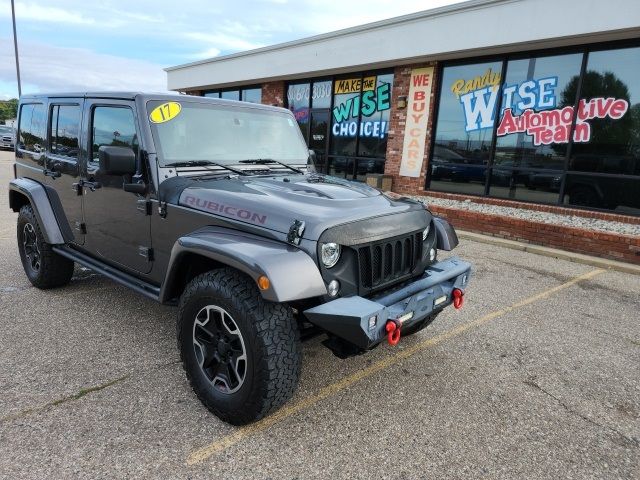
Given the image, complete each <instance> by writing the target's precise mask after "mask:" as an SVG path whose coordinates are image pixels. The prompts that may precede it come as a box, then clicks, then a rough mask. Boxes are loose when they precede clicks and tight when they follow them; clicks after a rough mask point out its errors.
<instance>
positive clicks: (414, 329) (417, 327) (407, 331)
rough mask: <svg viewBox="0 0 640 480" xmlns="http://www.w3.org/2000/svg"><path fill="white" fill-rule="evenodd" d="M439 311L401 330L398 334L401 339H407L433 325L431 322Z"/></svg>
mask: <svg viewBox="0 0 640 480" xmlns="http://www.w3.org/2000/svg"><path fill="white" fill-rule="evenodd" d="M440 311H441V310H440ZM440 311H437V312H434V313H432V314H431V315H429V316H427V317H425V318H423V319H422V320H420V321H419V322H418V323H415V324H413V325H411V326H409V327H407V328H402V329H401V330H400V333H401V334H402V336H403V337H408V336H409V335H413V334H416V333H418V332H420V331H421V330H423V329H425V328H426V327H428V326H429V325H431V324H432V323H433V321H434V320H435V319H436V317H437V316H438V314H439V313H440Z"/></svg>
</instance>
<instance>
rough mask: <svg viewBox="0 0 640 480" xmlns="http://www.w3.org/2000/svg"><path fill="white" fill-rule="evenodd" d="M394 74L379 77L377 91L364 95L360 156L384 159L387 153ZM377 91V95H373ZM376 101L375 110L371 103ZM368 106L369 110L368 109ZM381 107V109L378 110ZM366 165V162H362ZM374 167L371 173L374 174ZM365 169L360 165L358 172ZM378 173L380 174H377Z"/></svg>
mask: <svg viewBox="0 0 640 480" xmlns="http://www.w3.org/2000/svg"><path fill="white" fill-rule="evenodd" d="M392 84H393V74H388V75H378V77H377V79H376V88H375V90H370V91H367V92H363V93H362V108H361V110H362V117H361V119H360V124H361V126H362V127H361V131H360V145H359V152H358V154H359V156H361V157H375V158H384V156H385V155H386V153H387V130H388V125H389V115H390V112H391V109H390V108H389V106H390V102H391V85H392ZM374 91H375V94H374V93H373V92H374ZM374 99H375V101H376V104H375V108H374V107H373V105H372V104H371V103H367V102H372V101H373V100H374ZM367 105H368V108H367ZM378 107H380V108H378ZM360 163H362V164H365V163H366V162H365V161H362V162H360ZM371 165H372V171H371V173H374V171H373V170H375V168H373V166H375V165H377V164H375V163H373V164H371ZM362 170H363V169H362V168H361V167H360V165H358V171H362ZM375 173H378V172H375Z"/></svg>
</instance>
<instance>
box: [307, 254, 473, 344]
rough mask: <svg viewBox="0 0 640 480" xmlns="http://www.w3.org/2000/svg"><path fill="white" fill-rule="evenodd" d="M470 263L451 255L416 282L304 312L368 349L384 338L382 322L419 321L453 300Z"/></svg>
mask: <svg viewBox="0 0 640 480" xmlns="http://www.w3.org/2000/svg"><path fill="white" fill-rule="evenodd" d="M470 274H471V264H469V263H468V262H465V261H463V260H460V259H459V258H458V257H451V258H448V259H447V260H443V261H442V262H438V263H436V264H434V265H431V266H430V267H429V268H427V269H426V270H425V272H424V275H423V276H422V277H420V278H419V279H417V280H416V281H414V282H412V283H410V284H409V285H405V286H404V287H402V288H399V289H398V290H394V291H392V292H390V293H386V294H385V295H383V296H380V297H375V298H372V299H367V298H363V297H359V296H353V297H345V298H338V299H336V300H332V301H330V302H327V303H324V304H322V305H318V306H317V307H313V308H310V309H309V310H305V311H304V315H305V316H306V317H307V319H308V320H309V321H310V322H311V323H313V324H314V325H316V326H318V327H320V328H322V329H323V330H326V331H327V332H329V333H332V334H333V335H335V336H337V337H339V338H341V339H343V340H346V341H347V342H350V343H352V344H354V345H356V346H357V347H359V348H362V349H369V348H372V347H373V346H375V345H377V344H378V343H380V342H381V341H382V340H384V339H385V338H386V330H385V327H386V323H387V321H388V320H395V321H397V322H399V323H400V324H402V327H406V326H410V325H412V324H414V323H417V322H419V321H420V320H423V319H424V318H425V317H427V316H428V315H429V314H431V313H432V312H433V311H435V310H440V309H442V308H444V307H446V306H447V305H450V304H451V303H452V302H453V298H452V291H453V289H454V288H457V289H460V290H462V291H463V292H464V290H465V288H466V286H467V284H468V282H469V276H470Z"/></svg>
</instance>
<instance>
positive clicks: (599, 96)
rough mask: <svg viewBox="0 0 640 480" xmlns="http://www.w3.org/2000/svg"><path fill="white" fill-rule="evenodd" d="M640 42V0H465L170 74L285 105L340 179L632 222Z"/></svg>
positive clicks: (178, 86) (638, 150)
mask: <svg viewBox="0 0 640 480" xmlns="http://www.w3.org/2000/svg"><path fill="white" fill-rule="evenodd" d="M639 39H640V3H638V2H637V1H636V0H618V1H615V2H602V1H600V0H564V1H561V2H560V1H557V0H470V1H466V2H462V3H459V4H454V5H451V6H447V7H442V8H437V9H432V10H427V11H424V12H419V13H415V14H411V15H405V16H402V17H397V18H391V19H389V20H384V21H380V22H375V23H371V24H367V25H362V26H358V27H353V28H349V29H345V30H340V31H337V32H332V33H328V34H323V35H318V36H314V37H310V38H305V39H301V40H297V41H293V42H288V43H284V44H279V45H274V46H269V47H265V48H260V49H256V50H251V51H247V52H240V53H237V54H233V55H227V56H223V57H216V58H212V59H209V60H203V61H199V62H195V63H190V64H186V65H179V66H175V67H171V68H168V69H167V75H168V88H169V89H171V90H176V91H181V92H184V93H188V94H192V95H204V96H214V97H221V98H230V99H235V100H244V101H254V102H261V103H264V104H270V105H278V106H282V107H285V108H289V109H290V110H291V111H292V112H293V113H294V115H295V116H296V119H297V120H298V124H299V126H300V129H301V131H302V134H303V135H304V137H305V139H306V141H307V143H308V145H309V148H311V149H313V150H314V151H315V152H316V156H317V169H318V170H320V171H323V172H326V173H329V174H332V175H336V176H341V177H345V178H349V179H354V180H360V181H363V180H364V179H365V178H366V176H367V175H369V174H385V175H388V176H390V177H392V181H393V187H392V189H393V191H395V192H400V193H409V194H424V193H428V194H429V195H431V196H440V197H447V198H468V199H471V200H472V201H474V202H484V203H490V204H491V203H494V204H501V205H512V206H517V207H523V208H534V209H535V208H537V209H541V210H547V211H554V212H565V213H566V212H569V213H571V212H574V211H575V209H579V210H578V213H577V215H587V216H592V217H594V218H614V219H616V218H617V219H621V218H623V217H626V220H625V221H630V222H632V223H633V222H635V221H636V220H637V219H638V217H640V74H639V72H640V40H639ZM631 217H635V218H631ZM623 219H624V218H623ZM467 220H468V219H467ZM613 256H615V255H613Z"/></svg>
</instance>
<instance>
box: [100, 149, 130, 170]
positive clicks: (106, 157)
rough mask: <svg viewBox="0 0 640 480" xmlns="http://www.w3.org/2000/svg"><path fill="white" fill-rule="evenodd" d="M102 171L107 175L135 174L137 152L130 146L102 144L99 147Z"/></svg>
mask: <svg viewBox="0 0 640 480" xmlns="http://www.w3.org/2000/svg"><path fill="white" fill-rule="evenodd" d="M98 158H99V159H100V173H102V174H105V175H133V174H134V173H136V154H135V152H134V151H133V150H132V149H131V148H129V147H112V146H107V145H102V146H101V147H100V148H99V149H98Z"/></svg>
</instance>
